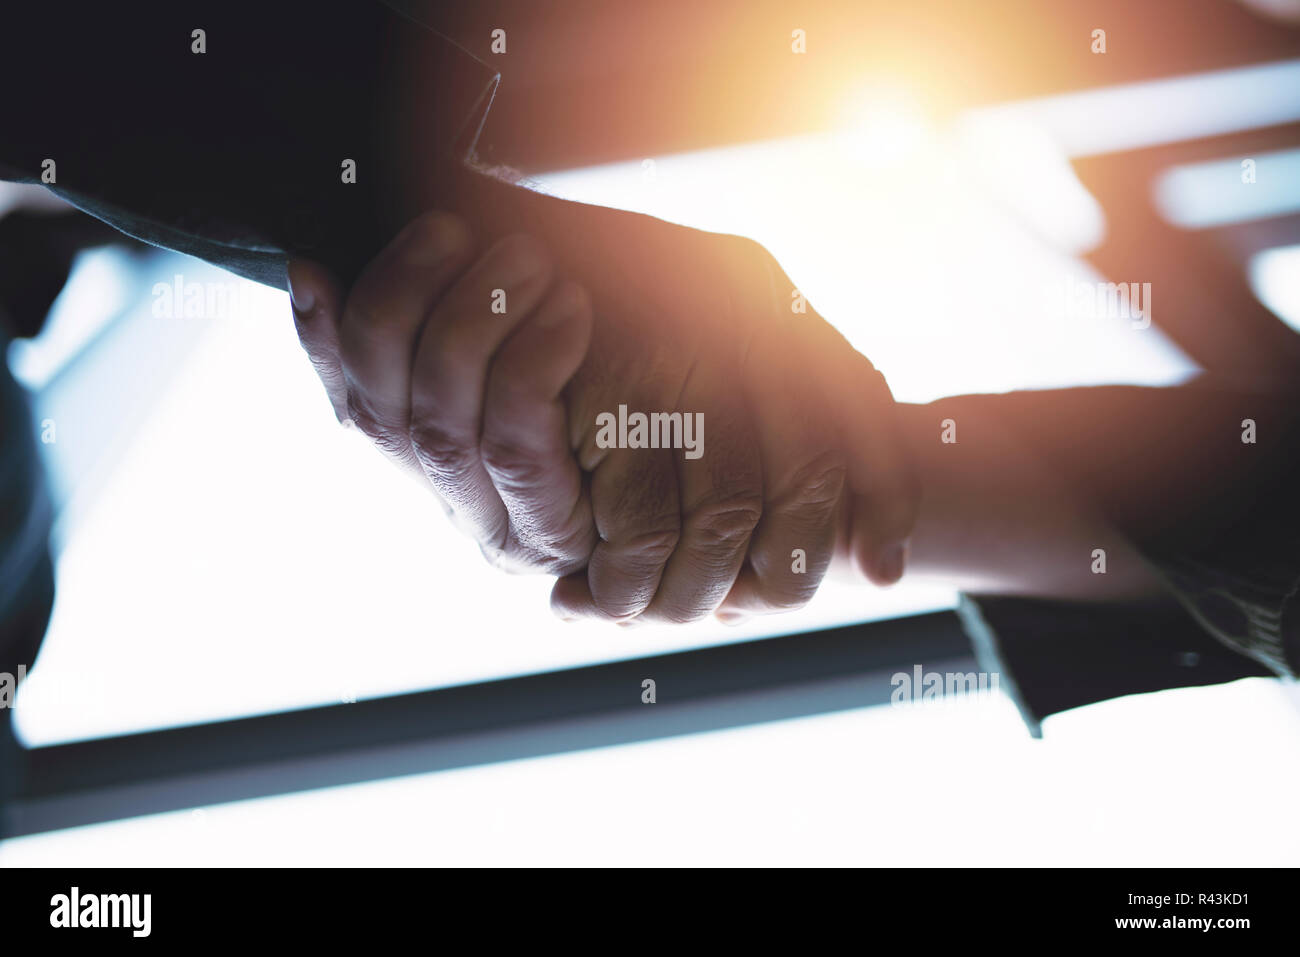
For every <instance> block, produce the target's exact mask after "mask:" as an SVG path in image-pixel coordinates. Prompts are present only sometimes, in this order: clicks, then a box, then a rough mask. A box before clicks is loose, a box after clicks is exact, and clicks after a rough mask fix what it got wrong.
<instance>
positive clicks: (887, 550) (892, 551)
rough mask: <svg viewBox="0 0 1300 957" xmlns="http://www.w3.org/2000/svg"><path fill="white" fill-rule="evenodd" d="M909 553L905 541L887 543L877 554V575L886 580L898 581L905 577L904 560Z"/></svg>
mask: <svg viewBox="0 0 1300 957" xmlns="http://www.w3.org/2000/svg"><path fill="white" fill-rule="evenodd" d="M906 555H907V544H906V543H905V542H894V543H893V544H892V545H886V546H885V547H884V549H882V550H881V552H880V554H879V555H878V556H876V575H877V576H878V577H879V578H880V579H881V580H882V581H886V582H891V583H892V582H896V581H898V580H899V579H900V578H902V577H903V562H904V561H905V559H906Z"/></svg>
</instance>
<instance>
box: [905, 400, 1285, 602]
mask: <svg viewBox="0 0 1300 957" xmlns="http://www.w3.org/2000/svg"><path fill="white" fill-rule="evenodd" d="M1293 406H1294V402H1293V401H1292V398H1291V397H1290V396H1288V395H1280V394H1274V393H1267V392H1252V391H1249V390H1248V389H1245V388H1243V387H1240V386H1237V385H1232V384H1225V383H1217V382H1213V381H1208V380H1206V381H1198V382H1196V383H1193V384H1189V385H1185V386H1180V387H1176V388H1163V389H1149V388H1138V387H1128V386H1117V387H1099V388H1081V389H1063V390H1052V391H1042V392H1016V393H1008V394H1006V395H983V396H981V395H974V396H959V397H954V398H947V399H942V400H939V401H938V402H935V403H932V404H930V405H927V406H902V407H900V409H901V414H902V420H903V424H904V426H903V427H904V430H905V433H906V435H907V437H908V444H909V447H910V448H911V450H912V453H913V456H914V458H915V460H916V463H917V467H918V469H919V470H920V473H921V480H922V486H923V490H924V504H923V508H922V516H921V520H920V524H919V526H918V529H917V533H916V535H915V537H914V542H913V567H914V569H916V570H917V572H918V573H919V574H933V575H939V576H942V577H945V578H948V579H950V580H953V581H955V582H957V583H959V584H961V585H962V586H963V587H967V588H971V589H974V590H984V591H992V592H999V593H1008V594H1029V595H1040V596H1043V597H1049V596H1050V597H1061V598H1119V597H1127V596H1133V595H1140V594H1143V593H1145V592H1147V591H1150V590H1152V589H1153V588H1155V587H1156V579H1155V578H1154V577H1153V575H1152V573H1151V572H1150V571H1149V570H1148V568H1147V566H1146V565H1145V563H1144V562H1143V561H1142V559H1141V558H1140V557H1138V554H1137V547H1136V546H1141V547H1143V548H1149V547H1153V546H1155V547H1170V546H1173V547H1177V548H1195V547H1197V546H1203V545H1205V544H1206V543H1209V542H1211V541H1213V539H1214V536H1215V535H1216V534H1217V533H1218V532H1220V531H1221V530H1223V529H1225V528H1227V527H1229V526H1230V525H1231V524H1232V523H1233V522H1234V521H1235V520H1236V518H1237V517H1238V515H1239V514H1240V512H1241V511H1242V510H1243V509H1244V508H1245V507H1247V506H1248V505H1249V504H1251V503H1252V502H1253V501H1254V500H1255V499H1256V497H1257V496H1259V495H1267V494H1271V492H1270V490H1272V489H1274V488H1275V487H1276V486H1278V485H1279V483H1285V482H1286V481H1287V479H1286V476H1287V475H1289V474H1291V473H1292V472H1293V471H1294V461H1293V460H1294V454H1293V449H1294V448H1295V439H1296V432H1297V430H1296V428H1295V416H1294V415H1293V413H1292V408H1293ZM945 420H951V422H950V424H951V425H952V429H951V430H950V434H949V437H950V438H955V439H956V441H955V442H952V443H945V442H943V441H942V438H943V435H942V432H943V423H944V421H945ZM1244 423H1249V427H1248V426H1247V425H1245V424H1244ZM1243 436H1245V437H1246V438H1247V439H1248V440H1247V441H1243ZM1096 549H1104V550H1105V562H1106V563H1105V568H1106V571H1105V573H1104V574H1102V573H1100V572H1095V571H1094V568H1098V567H1100V566H1099V565H1098V564H1097V561H1096V558H1095V557H1094V556H1095V550H1096Z"/></svg>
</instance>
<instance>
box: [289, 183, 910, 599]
mask: <svg viewBox="0 0 1300 957" xmlns="http://www.w3.org/2000/svg"><path fill="white" fill-rule="evenodd" d="M475 188H476V189H477V190H479V191H480V193H479V195H480V196H481V197H483V199H484V201H483V202H482V203H481V204H477V205H476V206H475V207H474V209H473V211H471V212H468V213H466V212H465V211H463V210H462V211H460V212H459V213H457V212H448V211H432V212H427V213H424V214H423V215H420V216H418V217H417V218H415V219H414V220H413V221H412V222H410V223H409V224H408V225H407V226H406V227H405V229H404V230H403V231H402V232H401V233H400V234H399V235H398V236H397V237H396V238H395V239H394V240H393V241H392V242H391V243H390V244H389V245H388V246H387V247H386V248H385V249H384V250H383V251H382V252H380V253H379V255H378V256H377V257H376V258H375V259H374V260H373V261H372V262H370V264H369V265H368V266H367V267H366V268H365V269H364V270H363V271H362V273H361V274H360V276H359V277H358V278H357V279H356V281H355V282H354V283H353V284H352V286H351V288H350V289H344V288H342V286H341V284H340V283H339V282H338V280H337V279H336V278H335V277H334V276H332V275H331V273H330V272H329V271H328V270H327V269H325V268H324V267H323V266H321V265H319V264H317V263H314V262H309V261H305V260H297V261H294V262H292V263H291V264H290V267H289V279H290V290H291V299H292V303H293V311H294V317H295V321H296V325H297V329H298V334H299V337H300V339H301V341H302V344H303V347H304V348H305V349H306V351H307V353H308V355H309V356H310V358H311V361H312V363H313V365H314V366H315V368H316V371H317V372H318V374H319V375H320V378H321V381H322V382H323V383H324V385H325V388H326V391H327V392H328V394H329V397H330V400H331V403H332V404H333V406H334V410H335V413H336V414H337V415H338V417H339V419H340V420H341V421H345V422H346V421H350V422H352V423H354V424H355V425H356V426H357V427H358V428H359V429H360V430H361V431H363V432H364V433H365V434H366V435H368V436H369V437H370V438H371V439H372V440H373V441H374V443H375V444H376V445H377V446H378V447H379V448H380V449H381V450H383V452H385V453H386V454H387V455H388V456H389V457H391V458H392V459H394V460H395V461H396V462H397V463H398V464H399V465H401V466H402V467H404V468H406V469H409V470H411V471H412V472H414V473H415V474H417V475H418V476H420V477H421V478H422V479H423V480H424V481H425V482H427V483H428V485H429V488H430V490H431V491H433V492H434V493H435V494H436V495H438V496H439V497H440V499H441V500H442V501H443V503H444V505H445V507H446V508H447V509H448V512H449V514H450V515H452V516H453V518H454V520H455V521H456V523H457V524H458V526H459V527H461V528H462V529H463V530H464V531H466V532H467V533H468V534H470V535H471V536H473V538H474V539H475V540H476V541H477V542H478V543H479V545H480V548H481V549H482V551H483V554H484V556H485V557H486V558H487V559H488V561H489V562H491V563H492V564H493V565H495V566H497V567H500V568H502V569H505V570H509V571H516V572H525V571H528V572H544V573H547V574H551V575H555V576H557V577H558V581H557V582H556V584H555V588H554V590H553V592H552V598H551V603H552V608H553V609H554V611H555V612H556V613H557V614H558V615H560V616H561V617H563V618H569V619H572V618H579V617H596V618H602V619H606V620H612V621H616V622H630V621H632V620H634V619H639V620H648V621H660V622H688V621H694V620H697V619H700V618H702V617H705V616H708V615H710V614H717V615H718V617H719V618H721V619H722V620H724V621H733V620H738V619H740V618H743V617H745V616H747V615H750V614H760V613H767V612H775V611H782V610H787V609H792V608H797V607H799V606H801V605H803V604H804V603H806V602H807V601H808V600H809V599H810V598H811V597H812V595H813V593H814V592H815V591H816V590H817V587H818V585H819V584H820V582H821V580H822V578H823V576H824V575H825V574H826V573H827V571H828V570H830V569H831V568H832V567H840V568H842V569H845V570H847V571H848V572H850V573H851V574H854V575H857V576H861V577H865V578H866V579H868V580H870V581H871V582H874V583H876V584H881V585H885V584H891V583H893V582H896V581H897V580H898V579H899V578H900V577H901V575H902V573H903V565H904V559H905V554H906V544H907V539H908V537H909V535H910V533H911V530H912V526H913V524H914V523H915V520H916V514H917V509H918V505H919V497H920V496H919V488H918V484H917V482H916V479H915V477H914V474H913V470H912V467H911V465H910V463H909V460H908V455H907V452H906V450H905V448H904V445H903V442H902V439H901V436H900V434H899V429H898V426H897V423H896V421H895V406H894V402H893V399H892V397H891V395H890V393H889V389H888V387H887V385H886V384H885V381H884V379H883V377H882V376H881V375H880V373H878V372H877V371H876V370H875V369H874V368H873V367H872V365H871V363H870V362H868V361H867V360H866V359H865V358H864V357H863V356H861V355H860V354H859V353H857V352H856V351H855V350H854V349H853V348H852V347H851V346H850V345H849V343H848V342H847V341H846V340H845V339H844V338H843V337H842V336H841V335H840V334H839V333H838V332H836V331H835V330H834V329H833V328H832V327H831V326H830V325H828V324H827V323H826V322H825V321H824V320H823V319H822V318H821V317H820V316H818V315H816V314H815V313H814V312H812V311H808V312H803V313H795V312H793V311H792V310H791V307H790V302H791V291H792V290H793V288H794V284H793V283H791V282H790V280H789V279H788V278H787V277H786V275H785V274H784V272H783V271H782V270H781V268H780V267H779V266H778V265H777V263H776V261H775V260H774V259H773V258H772V256H771V255H770V254H769V253H768V252H767V251H766V250H765V249H763V248H762V247H761V246H759V245H758V244H756V243H754V242H752V241H750V240H746V239H741V238H738V237H734V236H725V235H720V234H713V233H705V232H700V231H697V230H692V229H687V228H684V227H681V226H675V225H672V224H669V223H665V222H662V221H659V220H655V219H651V218H648V217H643V216H639V215H635V214H631V213H625V212H620V211H616V210H612V209H604V208H598V207H591V206H584V205H581V204H577V203H570V202H565V201H562V200H559V199H555V198H552V197H548V196H544V195H541V194H537V193H532V192H529V191H526V190H523V189H520V188H517V187H514V186H510V185H508V184H505V183H501V182H499V181H496V180H491V181H489V180H487V178H485V177H484V178H482V179H481V181H480V182H479V183H478V184H477V185H476V187H475ZM706 422H707V424H708V430H709V432H708V434H709V441H708V444H707V446H705V444H704V431H703V429H704V423H706Z"/></svg>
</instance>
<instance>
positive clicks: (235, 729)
mask: <svg viewBox="0 0 1300 957" xmlns="http://www.w3.org/2000/svg"><path fill="white" fill-rule="evenodd" d="M916 665H920V666H921V667H922V668H923V669H924V670H925V671H939V672H950V671H951V672H961V673H969V672H976V671H978V667H979V666H978V665H977V664H976V660H975V656H974V654H973V652H972V649H971V644H970V641H969V639H968V638H967V636H966V633H965V631H964V630H963V629H962V626H961V624H960V622H959V620H958V618H957V616H956V615H955V614H954V613H953V612H951V611H943V612H934V613H929V614H923V615H913V616H908V617H903V618H893V619H888V620H885V621H878V622H869V623H865V624H857V625H849V626H845V627H841V628H831V629H827V630H824V631H815V632H808V633H803V634H794V635H786V636H781V637H777V638H763V639H759V640H755V641H745V642H739V643H735V644H729V645H719V646H711V647H707V648H699V649H692V650H690V651H682V652H677V653H674V654H667V655H656V656H651V657H645V658H634V659H630V660H627V661H617V662H611V663H608V664H600V665H590V666H586V667H581V668H572V669H565V670H560V671H552V672H545V673H542V674H535V675H527V676H523V677H516V678H506V679H501V680H497V681H488V682H481V683H478V684H470V685H459V686H454V687H449V688H440V689H435V690H431V691H421V692H415V693H411V694H401V695H394V696H391V697H383V698H374V699H368V700H359V701H358V702H357V703H355V704H338V705H328V706H324V707H318V708H307V709H302V710H296V711H286V712H279V713H275V714H267V715H259V716H255V717H249V718H239V719H234V720H229V721H218V722H212V723H207V724H199V725H191V726H186V727H179V728H168V729H164V730H158V731H148V732H142V733H139V734H130V735H121V736H117V737H110V738H97V739H92V740H87V741H77V742H71V743H67V744H58V745H50V746H44V747H37V748H29V749H25V750H24V751H23V758H24V760H23V762H22V765H23V766H22V780H21V785H20V791H19V797H18V800H17V801H15V802H14V803H13V805H11V807H10V808H9V815H8V822H7V827H6V833H7V835H8V836H10V837H19V836H23V835H30V834H38V833H42V832H46V831H54V830H60V829H63V828H69V827H77V826H81V825H87V824H97V823H103V822H107V821H113V820H121V819H124V818H130V817H138V816H141V815H146V814H158V813H163V812H167V811H176V810H181V809H185V808H192V807H200V806H210V805H214V804H221V803H226V802H231V801H241V800H248V799H251V798H259V797H269V796H273V795H279V794H288V793H293V792H301V791H308V790H314V789H317V788H325V787H335V786H339V785H347V784H357V783H361V782H365V781H375V780H381V779H387V778H394V777H400V776H403V775H411V774H425V773H429V772H433V771H444V770H449V769H452V768H464V767H472V766H476V765H484V764H492V763H497V762H501V761H513V760H519V759H522V758H532V757H541V756H545V755H553V754H563V753H568V752H574V751H581V750H587V749H591V748H602V747H610V746H614V745H620V744H629V743H633V742H638V741H651V740H655V739H659V738H666V737H673V736H677V735H684V734H698V733H701V732H708V731H718V730H723V729H727V728H737V727H743V726H747V725H753V724H759V723H764V722H770V721H781V720H785V719H789V718H799V717H807V716H811V715H818V714H826V713H830V712H835V711H845V710H850V709H854V708H862V707H870V706H874V705H880V704H885V703H888V702H889V701H890V699H891V696H892V694H893V691H894V685H893V683H892V681H891V679H892V677H893V675H894V674H896V673H897V672H900V671H906V672H908V673H909V674H910V673H911V672H912V670H913V668H914V667H915V666H916ZM646 678H651V679H653V680H654V681H655V691H656V702H655V703H654V704H645V703H643V702H642V681H643V680H644V679H646Z"/></svg>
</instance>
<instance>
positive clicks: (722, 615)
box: [714, 611, 749, 628]
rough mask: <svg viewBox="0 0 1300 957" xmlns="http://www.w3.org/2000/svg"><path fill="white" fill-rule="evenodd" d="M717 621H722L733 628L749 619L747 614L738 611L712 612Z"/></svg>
mask: <svg viewBox="0 0 1300 957" xmlns="http://www.w3.org/2000/svg"><path fill="white" fill-rule="evenodd" d="M714 615H715V617H716V618H717V619H718V621H720V622H722V623H723V624H724V625H726V626H727V627H728V628H735V627H736V626H737V625H743V624H744V623H745V622H747V621H749V616H748V615H746V614H745V613H744V612H739V611H719V612H715V613H714Z"/></svg>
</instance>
